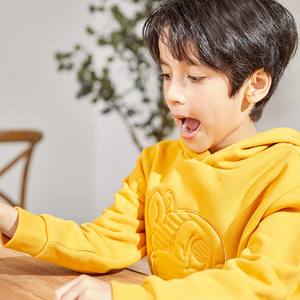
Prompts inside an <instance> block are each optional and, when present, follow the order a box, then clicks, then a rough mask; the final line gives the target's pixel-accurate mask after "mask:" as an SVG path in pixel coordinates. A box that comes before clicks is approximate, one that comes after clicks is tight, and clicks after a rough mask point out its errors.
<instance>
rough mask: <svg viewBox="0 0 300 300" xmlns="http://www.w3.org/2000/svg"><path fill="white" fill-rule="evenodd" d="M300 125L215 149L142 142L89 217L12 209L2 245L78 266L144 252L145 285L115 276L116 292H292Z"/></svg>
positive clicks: (132, 295) (124, 262)
mask: <svg viewBox="0 0 300 300" xmlns="http://www.w3.org/2000/svg"><path fill="white" fill-rule="evenodd" d="M299 154H300V133H298V132H296V131H294V130H292V129H285V128H278V129H273V130H270V131H267V132H264V133H260V134H258V135H256V136H255V137H253V138H250V139H247V140H244V141H241V142H238V143H236V144H233V145H231V146H229V147H227V148H225V149H223V150H220V151H218V152H216V153H214V154H211V153H210V152H209V151H206V152H204V153H201V154H197V153H194V152H193V151H191V150H189V149H188V148H187V147H186V145H185V144H184V142H183V140H182V139H181V138H180V139H179V141H175V140H174V141H165V142H161V143H158V144H157V145H155V146H152V147H149V148H147V149H145V150H144V151H143V152H142V154H141V156H140V158H139V159H138V161H137V165H136V167H135V169H134V170H133V172H132V173H131V174H130V175H129V176H128V177H127V178H126V179H125V181H124V182H123V186H122V189H121V190H120V191H119V192H118V193H116V195H115V202H114V204H113V205H112V206H111V207H110V208H108V209H106V210H104V212H103V215H102V216H101V217H99V218H98V219H96V220H95V221H94V222H92V223H86V224H83V225H82V226H81V227H78V226H77V225H76V224H75V223H74V222H71V221H64V220H61V219H57V218H54V217H52V216H49V215H41V216H35V215H33V214H31V213H29V212H26V211H24V210H22V209H19V226H18V229H17V231H16V233H15V236H14V237H13V239H11V240H8V239H7V238H6V237H5V236H2V241H3V245H4V246H5V247H10V248H12V249H16V250H19V251H24V252H27V253H29V254H31V255H32V256H34V257H36V258H39V259H43V260H47V261H50V262H53V263H56V264H59V265H62V266H65V267H67V268H71V269H73V270H76V271H80V272H87V273H93V272H96V273H101V272H107V271H108V270H110V269H116V268H124V267H127V266H129V265H131V264H133V263H135V262H137V261H138V260H140V259H141V258H142V257H143V256H145V255H146V253H147V256H148V261H149V264H150V267H151V270H152V273H153V275H151V276H148V277H147V278H146V280H145V281H144V283H143V285H128V284H121V283H117V282H112V288H113V299H115V300H118V299H162V300H168V299H172V300H176V299H180V300H182V299H210V300H212V299H231V300H233V299H247V300H248V299H251V300H255V299H299V298H300V285H299V286H298V283H299V282H300V157H299Z"/></svg>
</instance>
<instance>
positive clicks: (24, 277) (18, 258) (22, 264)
mask: <svg viewBox="0 0 300 300" xmlns="http://www.w3.org/2000/svg"><path fill="white" fill-rule="evenodd" d="M0 243H1V239H0ZM79 275H80V274H79V273H76V272H74V271H71V270H69V269H66V268H63V267H60V266H57V265H54V264H52V263H48V262H45V261H41V260H39V259H35V258H33V257H31V256H29V255H27V254H24V253H21V252H17V251H14V250H10V249H6V248H4V247H3V246H2V245H0V299H1V300H2V299H3V300H4V299H5V300H27V299H28V300H32V299H47V300H48V299H53V297H54V291H55V290H56V289H57V288H58V287H60V286H62V285H63V284H65V283H67V282H68V281H71V280H73V279H75V278H76V277H77V276H79ZM94 277H97V278H99V279H101V280H103V281H106V282H109V281H111V280H115V281H119V282H123V283H135V284H140V283H142V281H143V279H144V278H145V277H146V275H144V274H141V273H137V272H134V271H131V270H128V269H124V270H115V271H111V272H109V273H106V274H104V275H94Z"/></svg>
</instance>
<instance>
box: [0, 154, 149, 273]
mask: <svg viewBox="0 0 300 300" xmlns="http://www.w3.org/2000/svg"><path fill="white" fill-rule="evenodd" d="M144 191H145V176H144V173H143V169H142V163H141V158H140V159H139V160H138V162H137V165H136V167H135V169H134V170H133V172H132V173H131V174H130V175H129V176H128V177H127V178H126V179H125V180H124V182H123V186H122V189H121V190H120V191H119V192H118V193H116V195H115V202H114V204H113V205H112V206H111V207H110V208H109V209H106V210H104V211H103V215H102V216H101V217H99V218H98V219H96V220H95V221H93V222H92V223H85V224H83V225H81V226H80V227H79V226H78V225H77V224H76V223H75V222H73V221H66V220H62V219H59V218H55V217H53V216H50V215H46V214H43V215H41V216H36V215H34V214H31V213H29V212H27V211H25V210H23V209H20V208H18V210H19V225H18V228H17V231H16V233H15V235H14V237H13V238H12V239H10V240H9V239H8V238H7V237H6V236H4V235H2V243H3V246H4V247H8V248H11V249H14V250H18V251H21V252H26V253H29V254H30V255H32V256H33V257H36V258H39V259H42V260H46V261H50V262H52V263H55V264H58V265H62V266H64V267H67V268H70V269H72V270H75V271H78V272H84V273H104V272H108V271H109V270H111V269H118V268H124V267H127V266H129V265H132V264H134V263H136V262H137V261H139V260H140V259H141V258H142V257H144V256H145V255H146V240H145V222H144Z"/></svg>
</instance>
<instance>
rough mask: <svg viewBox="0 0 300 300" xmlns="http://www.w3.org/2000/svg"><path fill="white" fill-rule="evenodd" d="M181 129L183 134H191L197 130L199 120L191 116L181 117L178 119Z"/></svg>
mask: <svg viewBox="0 0 300 300" xmlns="http://www.w3.org/2000/svg"><path fill="white" fill-rule="evenodd" d="M180 124H181V131H182V132H183V133H184V134H191V133H194V132H195V131H197V130H198V128H199V127H200V124H201V122H200V121H199V120H197V119H193V118H182V119H180Z"/></svg>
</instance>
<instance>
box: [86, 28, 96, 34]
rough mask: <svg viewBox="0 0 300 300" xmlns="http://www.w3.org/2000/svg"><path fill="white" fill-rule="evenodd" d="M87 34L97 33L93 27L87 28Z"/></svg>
mask: <svg viewBox="0 0 300 300" xmlns="http://www.w3.org/2000/svg"><path fill="white" fill-rule="evenodd" d="M86 32H87V33H88V34H94V33H95V31H94V29H92V28H91V27H87V28H86Z"/></svg>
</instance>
